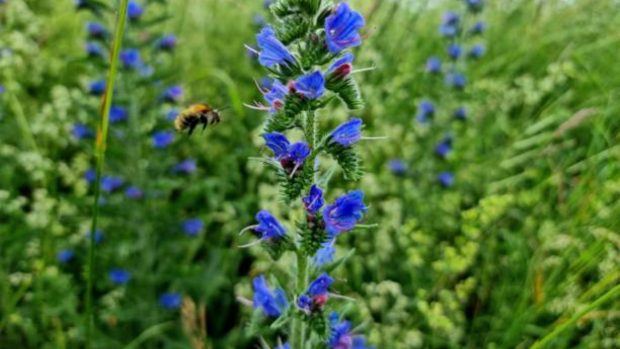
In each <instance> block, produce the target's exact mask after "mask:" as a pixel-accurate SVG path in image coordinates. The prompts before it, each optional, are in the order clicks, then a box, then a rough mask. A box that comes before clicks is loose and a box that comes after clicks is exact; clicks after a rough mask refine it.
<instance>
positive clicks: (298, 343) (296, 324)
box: [291, 250, 308, 349]
mask: <svg viewBox="0 0 620 349" xmlns="http://www.w3.org/2000/svg"><path fill="white" fill-rule="evenodd" d="M307 282H308V257H306V255H305V254H304V253H303V251H299V250H298V251H297V282H296V285H295V289H296V291H297V294H301V293H303V292H304V290H305V288H306V283H307ZM305 341H306V324H305V323H304V322H303V320H302V319H301V318H298V317H294V318H293V321H292V323H291V345H292V349H303V348H304V343H305Z"/></svg>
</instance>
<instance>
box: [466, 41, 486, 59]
mask: <svg viewBox="0 0 620 349" xmlns="http://www.w3.org/2000/svg"><path fill="white" fill-rule="evenodd" d="M485 52H486V49H485V47H484V45H482V44H476V45H474V46H473V47H472V48H471V49H470V50H469V57H471V58H475V59H477V58H480V57H482V56H484V53H485Z"/></svg>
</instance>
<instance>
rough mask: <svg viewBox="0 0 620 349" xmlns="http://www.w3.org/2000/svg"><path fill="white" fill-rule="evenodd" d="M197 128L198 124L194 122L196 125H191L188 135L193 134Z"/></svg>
mask: <svg viewBox="0 0 620 349" xmlns="http://www.w3.org/2000/svg"><path fill="white" fill-rule="evenodd" d="M195 128H196V125H195V124H194V125H191V126H190V127H189V132H188V133H187V136H191V135H192V133H193V132H194V129H195Z"/></svg>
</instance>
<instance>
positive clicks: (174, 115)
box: [166, 108, 181, 121]
mask: <svg viewBox="0 0 620 349" xmlns="http://www.w3.org/2000/svg"><path fill="white" fill-rule="evenodd" d="M180 112H181V111H180V110H179V109H178V108H172V109H170V110H168V111H167V112H166V120H168V121H174V119H176V118H177V115H179V113H180Z"/></svg>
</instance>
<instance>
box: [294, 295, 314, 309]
mask: <svg viewBox="0 0 620 349" xmlns="http://www.w3.org/2000/svg"><path fill="white" fill-rule="evenodd" d="M312 305H313V302H312V297H310V296H308V295H307V294H302V295H301V296H299V297H298V298H297V306H298V307H299V309H303V310H306V311H307V312H310V310H311V309H312Z"/></svg>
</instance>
